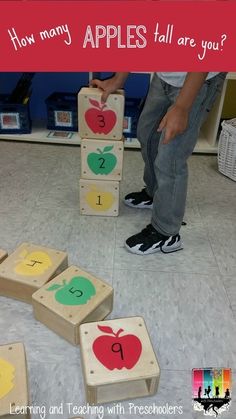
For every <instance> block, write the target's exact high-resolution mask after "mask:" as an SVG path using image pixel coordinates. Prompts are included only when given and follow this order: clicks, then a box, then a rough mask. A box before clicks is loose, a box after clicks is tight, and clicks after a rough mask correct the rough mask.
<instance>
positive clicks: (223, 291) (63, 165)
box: [0, 141, 236, 419]
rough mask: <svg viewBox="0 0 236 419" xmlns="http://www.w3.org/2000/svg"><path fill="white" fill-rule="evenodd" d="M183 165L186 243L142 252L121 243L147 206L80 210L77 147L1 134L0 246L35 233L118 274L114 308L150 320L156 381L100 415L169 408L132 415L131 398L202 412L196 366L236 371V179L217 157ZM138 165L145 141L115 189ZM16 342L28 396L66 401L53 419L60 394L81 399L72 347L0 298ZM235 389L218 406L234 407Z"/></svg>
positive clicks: (73, 259) (132, 186)
mask: <svg viewBox="0 0 236 419" xmlns="http://www.w3.org/2000/svg"><path fill="white" fill-rule="evenodd" d="M189 166H190V179H189V194H188V202H187V209H186V215H185V221H186V222H187V226H185V227H183V228H182V231H181V234H182V237H183V241H184V246H185V249H184V250H183V251H181V252H177V253H173V254H170V255H164V254H155V255H150V256H145V257H141V256H136V255H132V254H129V253H128V252H127V251H126V250H125V249H124V247H123V243H124V240H125V238H127V236H129V235H131V234H132V233H135V232H137V231H139V230H140V229H141V228H142V227H143V226H145V225H146V224H148V223H149V220H150V212H149V210H133V209H131V208H127V207H125V206H124V205H123V204H122V203H121V204H120V215H119V217H118V218H116V217H114V218H113V217H109V218H103V217H86V216H83V217H82V216H80V215H79V205H78V201H79V193H78V179H79V173H80V148H79V147H67V146H57V145H45V144H25V143H17V142H4V141H1V142H0V180H1V181H0V188H1V189H0V248H3V249H5V250H7V251H8V252H11V251H13V250H14V248H15V247H16V246H17V245H18V244H20V243H21V242H23V241H31V242H33V243H37V244H41V245H46V246H50V247H55V248H57V249H60V250H66V251H67V252H68V254H69V263H70V264H72V263H73V264H79V265H80V266H81V267H83V268H84V269H87V270H88V271H89V272H91V273H94V274H95V275H97V276H99V277H102V278H104V279H105V280H106V281H108V282H109V283H111V284H113V286H114V289H115V301H114V310H113V312H112V313H111V315H110V318H116V317H124V316H133V315H138V316H140V315H141V316H143V317H144V318H145V321H146V323H147V326H148V329H149V332H150V335H151V338H152V342H153V345H154V349H155V351H156V354H157V356H158V359H159V363H160V367H161V380H160V386H159V391H158V393H157V395H155V396H154V397H152V398H144V399H138V400H135V401H128V402H124V403H122V409H124V410H125V413H122V414H121V413H120V414H119V412H117V413H116V414H114V415H109V414H108V411H107V407H106V406H105V407H104V418H113V419H118V418H124V419H128V418H136V417H137V418H139V417H140V418H141V417H157V416H158V417H161V418H162V419H163V418H164V417H166V416H167V417H169V416H168V415H156V416H155V415H154V416H152V415H148V416H147V415H146V416H145V415H143V416H142V415H141V414H139V413H138V412H136V414H135V413H134V412H132V414H130V413H129V402H133V403H135V405H136V406H142V405H151V404H155V405H157V406H163V405H166V403H168V404H169V405H177V406H183V414H182V415H177V414H176V415H174V417H182V418H184V419H190V418H194V419H198V418H201V417H203V414H202V413H197V412H193V409H192V406H191V369H192V368H194V367H199V368H200V367H211V366H214V367H231V368H232V370H233V376H234V379H235V381H236V339H235V335H236V280H235V276H236V211H235V208H236V184H235V182H233V181H231V180H229V179H227V178H226V177H224V176H223V175H221V174H219V173H218V170H217V160H216V156H197V155H194V156H192V157H191V159H190V165H189ZM142 167H143V163H142V160H141V156H140V152H139V151H127V150H126V151H125V160H124V180H123V181H122V183H121V196H123V195H124V194H126V193H127V192H129V191H131V190H139V189H140V188H141V187H142V186H143V183H142ZM14 341H23V342H24V343H25V347H26V351H27V359H28V364H29V380H30V392H31V404H32V405H33V406H46V407H47V411H48V409H49V406H53V405H55V406H60V405H61V403H63V404H62V406H63V413H62V414H59V413H58V414H56V415H50V416H49V414H48V413H47V415H46V417H47V418H50V419H55V418H58V419H59V418H61V419H68V418H69V416H73V414H72V413H71V414H69V411H68V410H69V409H68V405H67V404H66V403H73V404H74V405H76V406H86V401H85V394H84V387H83V379H82V375H81V363H80V351H79V348H76V347H73V346H72V345H70V344H69V343H67V342H66V341H64V340H63V339H61V338H60V337H58V336H57V335H55V334H54V333H53V332H51V331H50V330H48V329H47V328H46V327H44V326H43V325H42V324H40V323H39V322H37V321H36V320H35V319H34V318H33V315H32V307H31V306H29V305H27V304H24V303H22V302H19V301H15V300H11V299H8V298H4V297H0V344H5V343H10V342H14ZM235 390H236V388H235ZM233 399H234V400H233V403H232V405H231V409H230V411H229V412H228V413H225V414H224V415H223V416H222V417H225V418H229V419H233V418H235V417H236V403H235V399H236V397H235V395H234V394H233ZM81 416H83V417H84V418H90V419H95V418H99V417H102V414H101V415H100V416H99V415H98V414H92V413H91V414H89V413H88V414H84V415H81ZM39 417H40V416H39V415H37V414H35V415H33V416H32V418H33V419H36V418H39ZM172 417H173V415H172Z"/></svg>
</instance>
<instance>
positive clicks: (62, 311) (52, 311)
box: [32, 266, 113, 345]
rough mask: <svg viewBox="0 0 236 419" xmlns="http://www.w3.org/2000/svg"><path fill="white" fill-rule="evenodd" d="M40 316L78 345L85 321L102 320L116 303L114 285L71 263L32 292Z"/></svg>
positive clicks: (39, 317)
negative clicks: (80, 331) (114, 300)
mask: <svg viewBox="0 0 236 419" xmlns="http://www.w3.org/2000/svg"><path fill="white" fill-rule="evenodd" d="M32 301H33V308H34V314H35V317H36V319H38V320H39V321H41V322H42V323H44V324H45V325H46V326H48V327H49V328H50V329H52V330H53V331H54V332H56V333H57V334H59V335H60V336H62V337H63V338H65V339H67V340H68V341H69V342H71V343H73V344H74V345H78V344H79V326H80V324H81V323H84V322H90V321H96V320H102V319H104V318H105V317H106V316H107V315H108V314H109V313H110V312H111V311H112V306H113V288H112V287H111V286H110V285H108V284H107V283H106V282H104V281H102V280H100V279H98V278H96V277H95V276H93V275H91V274H89V273H88V272H84V271H82V270H81V269H80V268H79V267H77V266H70V267H69V268H68V269H66V270H65V271H64V272H62V273H61V274H60V275H58V276H57V277H56V278H54V279H53V280H52V281H50V282H49V283H47V284H46V285H44V286H43V287H42V288H41V289H40V290H38V291H37V292H35V293H34V294H33V296H32Z"/></svg>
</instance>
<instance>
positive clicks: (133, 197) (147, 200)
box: [124, 188, 153, 209]
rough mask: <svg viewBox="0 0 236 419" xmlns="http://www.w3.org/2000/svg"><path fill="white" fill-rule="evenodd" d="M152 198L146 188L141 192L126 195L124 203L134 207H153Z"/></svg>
mask: <svg viewBox="0 0 236 419" xmlns="http://www.w3.org/2000/svg"><path fill="white" fill-rule="evenodd" d="M152 201H153V200H152V198H151V197H150V196H149V195H148V194H147V192H146V189H145V188H144V189H142V190H141V192H132V193H129V194H128V195H126V196H125V198H124V203H125V205H128V207H133V208H150V209H152Z"/></svg>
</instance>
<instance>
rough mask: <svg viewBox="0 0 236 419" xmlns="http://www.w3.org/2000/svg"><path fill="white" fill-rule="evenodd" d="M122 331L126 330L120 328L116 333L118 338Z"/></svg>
mask: <svg viewBox="0 0 236 419" xmlns="http://www.w3.org/2000/svg"><path fill="white" fill-rule="evenodd" d="M122 332H124V329H119V330H118V332H117V333H114V335H115V337H116V338H118V337H119V335H120V334H121V333H122Z"/></svg>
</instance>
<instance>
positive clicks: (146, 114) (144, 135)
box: [137, 74, 171, 197]
mask: <svg viewBox="0 0 236 419" xmlns="http://www.w3.org/2000/svg"><path fill="white" fill-rule="evenodd" d="M170 104H171V103H170V101H169V98H168V96H167V95H166V93H165V92H164V90H163V86H162V83H161V81H160V79H159V78H158V77H157V75H156V74H154V76H153V78H152V81H151V84H150V88H149V92H148V96H147V99H146V101H145V105H144V108H143V111H142V113H141V115H140V117H139V121H138V127H137V138H138V140H139V142H140V144H141V153H142V157H143V160H144V176H143V179H144V183H145V185H146V189H147V193H148V194H149V195H150V196H151V197H153V195H154V191H155V189H156V174H155V170H154V162H155V159H156V156H157V153H158V144H159V140H160V136H161V133H159V132H157V128H158V125H159V123H160V121H161V119H162V118H163V116H164V115H165V113H166V111H167V109H168V108H169V106H170Z"/></svg>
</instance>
